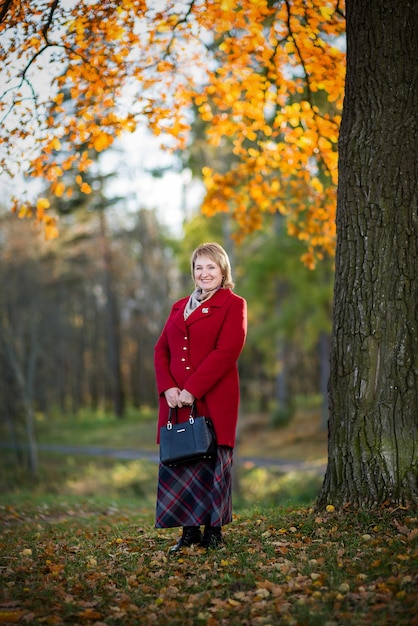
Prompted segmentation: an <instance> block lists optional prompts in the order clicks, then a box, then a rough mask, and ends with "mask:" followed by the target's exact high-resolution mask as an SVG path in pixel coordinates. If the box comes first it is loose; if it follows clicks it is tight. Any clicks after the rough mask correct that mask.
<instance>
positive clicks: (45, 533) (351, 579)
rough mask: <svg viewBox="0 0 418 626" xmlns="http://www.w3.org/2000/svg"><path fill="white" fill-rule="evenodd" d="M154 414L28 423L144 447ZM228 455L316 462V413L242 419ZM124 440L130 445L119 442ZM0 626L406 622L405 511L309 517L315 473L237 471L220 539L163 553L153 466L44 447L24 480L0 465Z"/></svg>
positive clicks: (46, 438) (7, 460)
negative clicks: (278, 419)
mask: <svg viewBox="0 0 418 626" xmlns="http://www.w3.org/2000/svg"><path fill="white" fill-rule="evenodd" d="M154 434H155V425H154V421H153V419H152V417H151V416H149V417H148V418H146V416H145V418H143V419H141V420H138V419H137V417H136V416H135V415H133V416H131V417H129V418H128V419H127V420H126V421H125V422H124V423H119V424H118V423H115V420H109V419H108V418H106V417H103V418H100V419H98V420H97V421H96V422H95V423H91V420H89V419H88V418H87V417H85V418H83V417H82V416H81V417H79V418H77V419H76V420H74V421H73V422H72V423H70V424H68V423H67V422H66V421H65V420H57V421H56V422H54V423H53V424H51V423H50V424H46V423H43V422H40V423H39V424H38V436H39V439H40V441H41V442H44V443H67V444H69V443H73V444H74V443H77V444H79V445H81V444H85V445H87V444H89V443H90V444H91V445H105V444H107V445H111V446H115V447H118V446H119V447H135V446H138V447H143V448H145V449H153V448H152V447H154V449H155V444H154ZM239 439H240V443H239V448H238V454H240V455H242V456H251V455H257V456H264V457H273V458H278V457H280V458H287V459H295V460H310V461H315V460H316V461H318V463H321V462H322V461H324V460H325V459H326V436H325V434H324V433H323V432H321V431H320V429H319V418H318V415H316V414H315V413H312V412H309V411H304V412H300V413H298V414H296V417H295V419H294V420H293V422H292V423H291V424H290V425H289V426H288V427H286V428H285V429H279V430H275V429H272V428H271V427H270V426H269V424H268V421H267V420H266V419H263V418H260V417H259V418H258V419H255V418H254V417H252V418H247V419H246V420H245V421H244V420H243V422H242V424H241V431H240V438H239ZM126 442H129V446H126ZM0 469H1V474H0V489H1V496H0V529H1V531H0V578H1V582H2V585H1V591H0V624H12V623H21V624H34V625H37V624H50V625H53V626H61V625H64V626H65V625H67V624H68V625H83V624H87V625H94V626H113V625H117V624H118V625H120V624H123V625H124V626H125V625H126V626H131V625H132V626H137V625H141V626H148V625H150V626H153V625H157V626H159V625H160V624H161V625H164V626H177V625H178V626H195V625H196V626H227V625H228V626H258V625H260V626H262V625H264V626H282V625H289V626H348V625H353V626H366V625H367V626H369V625H372V626H390V625H392V624H393V626H418V593H417V592H418V518H417V517H416V515H415V514H414V513H413V512H411V511H408V510H405V509H397V510H387V509H383V510H379V511H373V512H367V511H351V510H348V509H346V510H342V511H337V510H333V508H332V507H329V510H327V511H326V512H319V511H316V510H315V508H314V501H315V497H316V494H317V493H318V490H319V488H320V483H321V480H322V479H321V476H320V475H318V473H312V474H306V473H298V472H291V473H286V474H283V473H280V472H279V470H278V469H277V468H276V469H275V468H273V467H271V468H262V467H258V468H257V467H254V466H251V465H248V466H245V465H244V466H241V465H240V469H239V471H238V472H237V474H236V483H237V488H236V490H235V494H234V509H235V517H234V520H233V522H232V524H230V525H229V526H228V527H226V529H225V531H224V534H225V540H226V543H225V546H223V547H222V548H220V549H219V550H216V551H212V552H209V553H206V552H204V551H202V550H201V549H199V548H196V547H195V548H191V549H189V550H185V551H183V552H182V553H180V554H178V555H176V556H169V555H168V548H169V546H170V545H172V544H173V543H175V541H176V540H177V537H178V529H168V530H156V529H155V528H154V527H153V522H154V516H153V508H154V497H155V486H156V472H157V468H156V464H154V463H151V462H149V461H115V460H113V461H112V460H111V459H100V458H95V457H81V456H77V457H76V456H68V455H67V456H65V457H62V456H60V455H53V454H48V455H45V454H42V455H41V456H40V468H39V475H38V477H37V479H36V480H34V481H32V482H29V481H28V478H27V476H26V475H25V473H24V472H23V471H22V470H21V469H19V468H18V467H17V465H16V463H15V459H14V456H13V454H11V453H10V452H9V453H4V454H2V456H1V459H0Z"/></svg>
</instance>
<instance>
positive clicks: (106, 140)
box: [93, 133, 113, 152]
mask: <svg viewBox="0 0 418 626" xmlns="http://www.w3.org/2000/svg"><path fill="white" fill-rule="evenodd" d="M112 143H113V138H112V136H111V135H109V134H108V133H100V134H99V135H97V137H95V139H94V142H93V146H94V149H95V150H96V151H97V152H102V151H103V150H106V148H108V147H109V146H110V145H111V144H112Z"/></svg>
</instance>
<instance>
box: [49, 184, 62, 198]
mask: <svg viewBox="0 0 418 626" xmlns="http://www.w3.org/2000/svg"><path fill="white" fill-rule="evenodd" d="M52 191H53V192H54V195H56V196H57V198H61V197H62V195H63V193H64V191H65V185H64V183H61V182H60V183H55V185H52Z"/></svg>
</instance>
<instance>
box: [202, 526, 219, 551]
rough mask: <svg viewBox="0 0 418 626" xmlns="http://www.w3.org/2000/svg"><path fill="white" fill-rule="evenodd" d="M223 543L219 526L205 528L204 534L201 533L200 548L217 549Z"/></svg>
mask: <svg viewBox="0 0 418 626" xmlns="http://www.w3.org/2000/svg"><path fill="white" fill-rule="evenodd" d="M223 543H224V540H223V537H222V529H221V527H220V526H205V532H204V533H203V538H202V541H201V542H200V547H201V548H206V549H208V548H217V547H218V546H220V545H222V544H223Z"/></svg>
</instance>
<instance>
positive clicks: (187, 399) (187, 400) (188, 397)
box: [177, 389, 194, 407]
mask: <svg viewBox="0 0 418 626" xmlns="http://www.w3.org/2000/svg"><path fill="white" fill-rule="evenodd" d="M193 402H194V396H192V394H191V393H189V392H188V391H187V389H182V391H181V392H180V395H179V397H178V399H177V406H178V407H182V406H192V404H193Z"/></svg>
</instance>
